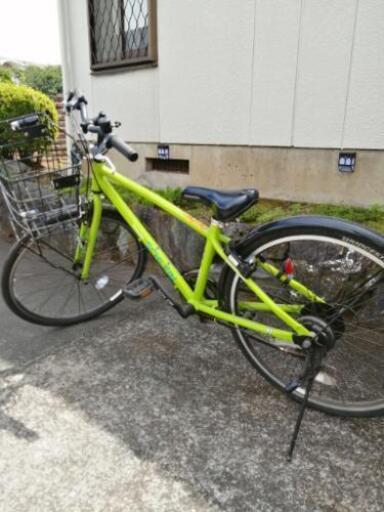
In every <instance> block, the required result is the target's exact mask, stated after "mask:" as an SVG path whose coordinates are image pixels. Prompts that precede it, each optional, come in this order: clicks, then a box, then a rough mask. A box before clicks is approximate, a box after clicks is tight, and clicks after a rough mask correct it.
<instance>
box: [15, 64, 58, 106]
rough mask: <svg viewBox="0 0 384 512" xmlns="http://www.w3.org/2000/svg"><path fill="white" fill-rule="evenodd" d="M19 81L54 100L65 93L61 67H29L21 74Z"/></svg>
mask: <svg viewBox="0 0 384 512" xmlns="http://www.w3.org/2000/svg"><path fill="white" fill-rule="evenodd" d="M18 79H19V80H20V82H21V83H22V84H24V85H28V86H29V87H32V88H33V89H37V90H38V91H41V92H43V93H44V94H47V95H48V96H49V97H51V98H54V97H55V96H56V95H57V94H58V93H61V92H62V91H63V79H62V73H61V67H60V66H35V65H31V66H27V67H26V68H25V69H24V70H22V71H20V72H19V76H18Z"/></svg>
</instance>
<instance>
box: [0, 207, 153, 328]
mask: <svg viewBox="0 0 384 512" xmlns="http://www.w3.org/2000/svg"><path fill="white" fill-rule="evenodd" d="M78 230H79V227H78V225H77V223H76V222H73V223H66V224H63V225H56V226H53V227H51V228H50V229H49V231H48V232H47V233H46V234H44V235H43V236H42V237H40V238H39V239H38V240H37V241H36V240H34V239H33V238H31V237H30V236H26V237H24V238H23V239H21V240H20V241H19V242H17V243H16V244H15V245H14V247H13V248H12V249H11V252H10V253H9V255H8V258H7V260H6V262H5V264H4V267H3V272H2V279H1V288H2V293H3V297H4V300H5V302H6V304H7V305H8V307H9V308H10V309H11V310H12V311H13V312H14V313H15V314H16V315H18V316H19V317H21V318H23V319H24V320H27V321H28V322H32V323H36V324H39V325H46V326H68V325H73V324H77V323H80V322H86V321H88V320H91V319H92V318H95V317H97V316H99V315H101V314H102V313H104V312H106V311H108V310H109V309H111V308H112V307H114V306H115V305H116V304H118V303H119V302H120V301H121V300H122V299H123V298H124V295H123V293H122V287H124V286H125V285H126V284H128V283H130V282H132V281H134V280H135V279H137V278H139V277H140V276H141V275H142V274H143V272H144V269H145V266H146V261H147V252H146V250H145V248H144V246H143V245H142V244H141V243H140V242H139V241H138V239H137V237H136V235H135V234H134V233H133V231H132V230H131V229H130V227H129V226H128V225H127V224H126V222H125V221H124V220H123V219H122V218H121V216H120V215H119V214H118V213H117V212H116V211H114V210H112V209H109V208H106V209H104V210H103V216H102V220H101V226H100V230H99V234H98V239H97V243H96V248H95V255H94V259H93V262H92V266H91V273H90V278H89V279H88V283H87V284H84V283H83V282H82V281H80V280H79V278H78V275H79V272H80V270H76V269H74V268H73V264H72V258H73V244H74V243H76V242H75V240H76V237H77V234H78ZM113 242H114V243H113ZM119 258H120V259H119ZM108 264H109V266H108ZM101 267H102V271H101V270H100V268H101ZM29 269H30V271H29V272H28V270H29ZM25 270H27V272H26V271H25ZM23 271H24V274H23ZM97 272H99V274H97ZM26 275H27V276H28V279H29V282H28V279H26ZM51 276H52V277H51ZM99 276H101V277H99ZM52 279H53V280H52ZM44 280H45V281H46V282H49V283H50V286H49V287H48V288H47V289H44V284H42V283H44ZM66 286H70V287H71V288H70V289H66V293H68V297H66V298H65V299H63V300H62V298H63V296H64V289H65V287H66ZM24 289H27V294H28V295H29V296H30V297H31V298H30V299H27V297H26V296H24V297H23V296H22V292H23V290H24ZM48 290H49V293H50V292H51V291H52V290H53V293H55V292H57V293H56V295H55V296H52V297H48V298H47V299H46V298H45V297H44V296H43V295H44V292H45V291H46V292H47V293H48ZM39 293H40V298H41V297H43V303H41V305H42V304H44V307H45V310H43V311H37V310H36V302H37V300H36V295H37V296H38V294H39ZM83 293H84V294H86V295H87V299H88V300H89V301H90V305H89V309H87V307H86V303H85V301H84V297H83V296H82V294H83ZM61 294H62V295H61ZM71 295H72V296H73V297H72V299H71ZM61 301H62V303H61ZM73 301H78V311H77V312H75V311H74V309H75V306H74V305H73V307H72V306H71V307H72V309H70V304H73ZM44 302H45V303H44ZM60 303H61V305H60ZM42 308H43V306H42Z"/></svg>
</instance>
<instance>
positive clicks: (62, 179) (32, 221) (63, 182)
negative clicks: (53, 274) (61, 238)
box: [0, 114, 81, 239]
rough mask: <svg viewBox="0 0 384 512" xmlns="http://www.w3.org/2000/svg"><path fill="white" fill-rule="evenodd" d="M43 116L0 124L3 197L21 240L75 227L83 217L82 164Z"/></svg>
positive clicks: (17, 235) (15, 230) (0, 163)
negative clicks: (55, 228)
mask: <svg viewBox="0 0 384 512" xmlns="http://www.w3.org/2000/svg"><path fill="white" fill-rule="evenodd" d="M58 133H59V131H58V128H57V127H55V126H54V125H53V123H52V122H51V121H49V120H47V119H46V116H43V115H41V114H30V115H28V116H23V117H20V118H16V119H9V120H7V121H1V122H0V191H1V194H2V196H3V199H4V202H5V205H6V206H7V209H8V212H9V220H10V223H11V226H12V229H13V231H14V233H15V236H16V238H18V239H19V238H20V237H22V236H24V235H25V234H29V235H31V236H33V237H39V236H41V234H42V232H45V231H46V230H47V229H49V228H50V227H52V226H54V225H56V224H58V223H61V224H66V223H68V222H70V223H73V222H74V221H76V220H77V219H78V218H79V216H80V214H81V212H80V181H81V173H80V167H81V162H78V161H76V162H73V161H71V160H70V159H69V158H68V156H67V151H66V148H65V144H63V142H64V143H65V141H63V140H62V139H61V141H60V142H61V143H60V142H57V140H60V139H58V138H57V135H58Z"/></svg>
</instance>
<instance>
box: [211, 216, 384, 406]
mask: <svg viewBox="0 0 384 512" xmlns="http://www.w3.org/2000/svg"><path fill="white" fill-rule="evenodd" d="M299 237H300V238H299ZM287 248H289V256H290V257H291V258H293V263H294V265H295V276H296V277H297V279H298V280H299V281H300V282H302V283H303V284H304V285H306V286H308V287H309V288H310V289H312V290H314V291H315V292H316V293H317V294H318V295H320V296H323V297H325V298H326V300H327V303H328V304H331V306H332V307H333V308H336V307H339V306H340V305H341V304H347V299H348V300H350V297H352V293H354V296H355V295H356V289H360V290H361V289H362V286H363V283H369V291H368V292H367V294H365V295H364V297H363V298H362V299H361V301H360V302H359V303H358V304H356V305H354V306H353V308H350V310H349V311H347V312H345V313H344V315H343V317H342V322H339V323H338V325H337V326H332V329H333V331H334V334H335V337H336V343H335V346H334V348H332V349H331V350H330V351H329V352H328V354H327V357H326V359H325V361H324V367H323V368H324V371H321V372H319V374H318V376H317V381H316V382H315V384H314V388H313V391H312V392H311V395H310V399H309V403H308V405H309V406H311V407H313V408H315V409H318V410H321V411H324V412H327V413H329V414H334V415H339V416H379V415H383V414H384V315H383V314H382V312H383V310H384V277H383V276H384V270H383V269H384V242H383V238H382V237H380V236H379V235H377V234H376V233H373V232H371V231H369V230H366V229H364V228H361V227H359V226H357V225H355V224H353V223H347V222H342V221H340V220H337V219H330V218H321V217H300V218H290V219H285V220H283V221H280V222H278V223H272V224H270V225H267V226H264V227H262V228H261V229H259V230H256V231H255V232H254V233H253V234H252V235H251V236H248V237H247V239H246V240H245V241H244V242H243V243H240V244H239V246H238V248H237V252H238V253H240V254H241V256H242V257H243V258H244V259H253V258H254V257H255V256H257V255H258V254H261V253H262V255H263V257H264V258H266V260H267V261H268V260H271V262H272V263H273V264H274V265H275V266H276V265H278V263H277V262H279V261H280V260H281V259H284V258H286V257H287V256H286V254H287V253H286V249H287ZM279 251H280V256H279ZM317 251H320V252H317ZM321 251H322V252H321ZM272 260H273V261H272ZM316 262H317V263H316ZM332 265H333V266H332ZM348 265H349V267H348ZM376 271H377V272H376ZM263 273H264V274H265V275H263ZM373 276H375V278H373ZM253 277H254V279H255V282H257V283H258V284H259V285H260V286H261V287H262V289H263V290H264V291H266V292H267V293H268V294H269V295H270V296H271V297H272V298H274V300H275V301H279V302H280V303H283V302H286V303H291V304H294V303H295V301H296V304H302V303H303V301H304V302H305V299H303V297H302V296H298V297H297V295H296V297H295V294H294V293H292V291H291V289H290V288H289V287H287V286H282V285H281V284H280V282H278V281H277V280H276V278H271V277H270V276H269V275H268V274H266V273H265V272H264V271H263V270H262V269H261V268H259V269H256V270H255V273H254V274H253ZM221 283H222V284H221V296H222V297H223V301H222V307H223V308H224V309H225V310H227V311H230V312H232V313H236V314H244V315H247V316H248V317H253V318H255V319H256V320H258V321H259V322H262V323H265V324H267V325H271V326H274V327H280V328H284V329H287V326H285V325H284V324H283V323H282V322H281V321H279V320H278V319H276V318H275V317H272V316H271V314H268V313H267V312H264V313H263V312H260V311H259V312H256V313H255V312H250V311H248V312H247V311H244V312H243V310H242V311H241V312H240V305H239V304H240V301H241V302H242V306H241V308H243V309H244V307H246V306H244V304H245V303H246V302H247V301H249V300H254V299H249V298H245V297H249V291H248V290H246V289H245V288H244V285H242V284H241V281H240V280H239V279H238V277H237V276H236V274H235V273H234V272H233V271H232V270H230V269H228V268H226V269H225V270H224V271H223V276H222V280H221ZM371 283H372V286H371ZM367 286H368V285H367ZM355 287H356V288H355ZM351 290H353V292H352V291H351ZM343 293H344V295H343ZM247 294H248V295H247ZM253 297H254V296H253ZM306 303H307V306H306V311H307V313H308V312H309V314H310V315H312V316H315V317H316V318H320V320H323V321H326V322H328V321H329V319H330V318H331V317H330V316H329V311H327V310H326V309H325V308H324V309H322V310H319V309H318V308H317V309H316V308H314V306H313V303H310V301H309V300H308V301H306ZM335 310H336V309H335ZM232 332H233V335H234V338H235V339H236V341H237V343H238V344H239V346H240V348H241V350H242V351H243V353H244V354H245V356H246V357H247V359H248V360H249V361H250V362H251V364H252V365H253V366H254V367H255V368H256V369H257V370H258V371H259V372H260V374H261V375H263V376H264V377H265V378H266V379H267V380H268V381H269V382H271V383H272V384H273V385H275V386H276V387H278V388H279V389H280V390H284V387H285V385H286V384H287V383H288V382H289V381H291V380H293V379H295V378H298V377H299V376H300V373H301V371H302V368H303V361H304V359H303V357H302V354H300V353H299V352H297V350H296V349H294V350H293V351H290V350H287V349H285V348H282V347H277V346H276V345H275V346H272V345H271V343H272V342H273V340H272V338H270V337H268V336H263V335H257V336H256V338H258V339H257V340H255V337H254V336H253V335H254V334H255V333H252V334H251V333H249V332H247V331H245V330H243V329H241V328H232ZM250 334H251V336H250ZM262 342H264V343H262ZM299 350H300V349H299ZM304 392H305V389H303V388H299V389H298V390H297V391H295V392H294V393H292V394H289V396H290V397H292V398H293V399H295V400H298V401H301V400H302V399H303V396H304Z"/></svg>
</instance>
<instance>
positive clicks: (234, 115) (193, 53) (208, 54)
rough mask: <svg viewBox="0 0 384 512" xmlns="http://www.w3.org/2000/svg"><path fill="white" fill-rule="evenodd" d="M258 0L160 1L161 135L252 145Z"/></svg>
mask: <svg viewBox="0 0 384 512" xmlns="http://www.w3.org/2000/svg"><path fill="white" fill-rule="evenodd" d="M254 5H255V2H254V0H241V2H239V1H233V0H220V1H219V0H183V1H182V2H176V1H175V0H161V1H160V2H158V19H159V55H160V58H159V72H160V119H161V139H162V141H164V142H165V141H168V142H189V143H204V144H248V142H249V108H250V98H251V74H252V47H253V29H254Z"/></svg>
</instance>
